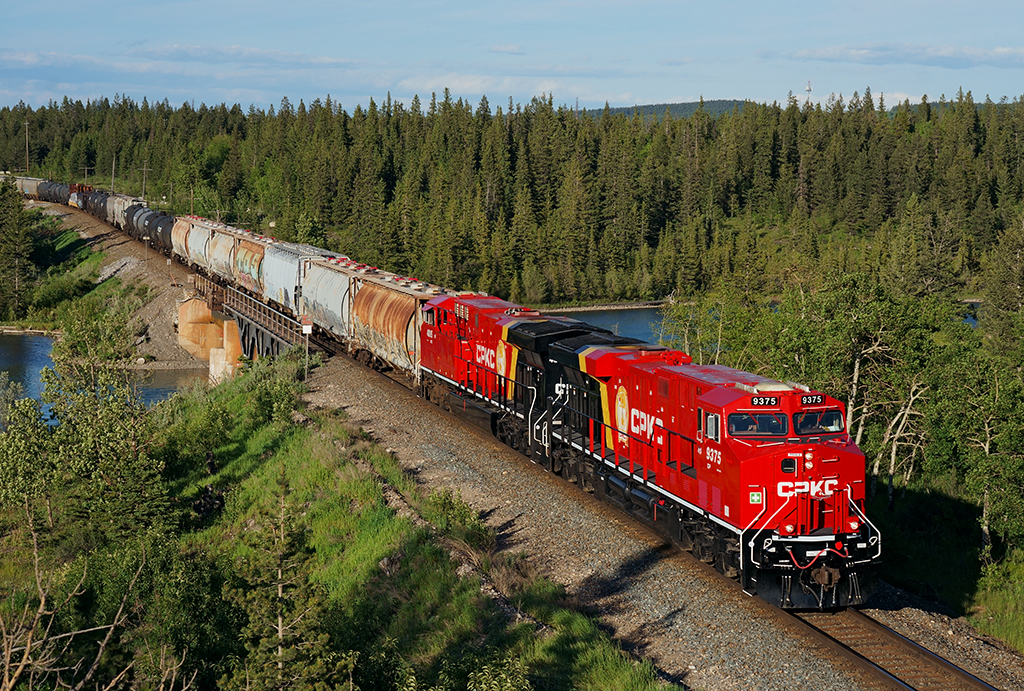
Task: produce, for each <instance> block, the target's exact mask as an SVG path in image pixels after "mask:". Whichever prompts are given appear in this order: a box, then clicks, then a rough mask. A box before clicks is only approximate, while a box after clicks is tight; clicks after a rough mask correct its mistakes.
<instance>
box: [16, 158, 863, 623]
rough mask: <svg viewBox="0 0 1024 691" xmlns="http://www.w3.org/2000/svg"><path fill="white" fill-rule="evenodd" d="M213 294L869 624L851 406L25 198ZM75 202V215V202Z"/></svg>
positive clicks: (504, 312) (423, 289)
mask: <svg viewBox="0 0 1024 691" xmlns="http://www.w3.org/2000/svg"><path fill="white" fill-rule="evenodd" d="M16 184H17V185H18V187H19V189H21V190H22V192H23V193H24V194H26V195H27V196H32V197H37V198H39V199H42V200H46V201H54V202H58V203H62V204H74V205H77V206H79V207H80V208H83V209H85V210H86V211H88V212H89V213H92V214H94V215H96V216H97V217H99V218H101V219H103V220H105V221H107V222H108V223H110V224H111V225H113V226H115V227H117V228H120V229H123V230H124V231H125V232H127V233H128V234H129V235H131V236H132V237H135V238H149V242H151V243H152V244H153V246H154V247H155V248H157V249H159V250H161V251H162V252H164V253H166V254H167V255H168V256H172V257H174V258H176V259H177V260H178V261H180V262H182V263H183V264H186V265H188V266H190V267H192V268H194V269H195V270H196V271H198V272H201V273H203V274H206V275H207V276H209V277H211V278H213V279H214V280H218V281H222V282H224V283H226V284H230V285H232V286H234V287H236V288H238V289H240V290H244V291H245V292H247V293H249V294H250V295H252V296H254V297H257V298H259V299H261V300H262V301H264V302H265V303H267V304H269V305H272V306H274V307H276V308H278V309H281V310H283V311H285V312H287V313H290V314H294V315H298V314H307V315H310V316H311V317H312V319H313V322H314V324H315V328H316V329H318V330H319V331H320V332H322V333H323V334H324V335H327V334H329V335H330V336H332V337H333V338H335V339H336V340H337V341H338V342H340V343H341V344H343V345H344V347H345V348H346V349H347V350H348V352H350V353H351V354H353V355H355V356H356V357H357V358H358V359H360V360H361V361H363V362H364V363H367V364H372V365H375V366H378V367H383V368H388V369H393V370H395V371H397V372H401V373H404V374H405V375H407V378H408V381H409V383H410V385H411V386H412V387H414V388H415V389H416V391H417V392H418V393H419V394H420V395H422V396H423V397H424V398H426V399H428V400H430V401H432V402H434V403H436V404H438V405H440V406H442V407H443V408H445V409H446V410H449V411H451V412H453V413H455V414H457V415H460V416H462V417H464V418H466V419H468V420H469V421H470V422H472V423H474V424H476V425H478V426H479V427H481V428H483V429H485V430H486V431H488V432H489V433H491V434H493V435H495V436H496V437H497V438H498V439H500V440H501V441H502V442H504V443H505V444H507V445H509V446H511V447H512V448H514V449H517V450H518V451H520V452H522V453H523V454H525V455H526V456H528V457H529V458H530V459H531V460H533V461H534V462H536V463H539V464H541V465H543V466H544V467H545V468H546V469H547V470H549V471H550V472H552V473H556V474H559V475H560V476H562V477H563V478H564V479H566V480H567V481H568V482H570V483H574V484H576V485H578V486H579V487H580V488H581V489H583V490H585V491H589V492H593V493H594V494H595V495H596V496H598V497H600V498H601V499H603V500H605V501H607V502H609V503H612V504H614V505H616V506H617V507H619V508H620V509H621V510H623V511H625V512H626V513H628V514H630V515H632V516H635V517H636V518H638V519H639V520H641V521H643V522H645V523H647V524H648V525H650V526H652V527H653V528H654V529H655V530H657V531H658V532H659V533H661V534H662V535H664V536H666V537H667V538H668V539H670V540H672V541H673V542H675V543H677V544H678V545H680V546H682V547H683V548H684V549H687V550H690V551H691V552H692V553H693V555H694V556H695V557H697V558H699V559H701V560H703V561H705V562H707V563H709V564H713V565H714V567H715V568H716V569H717V570H718V571H720V572H721V573H723V574H725V575H727V576H729V577H732V578H735V579H737V580H738V581H739V582H740V584H741V585H742V587H743V589H744V590H745V591H746V592H748V593H751V594H755V593H756V594H757V595H758V596H760V597H762V598H763V599H765V600H767V601H768V602H771V603H773V604H775V605H777V606H779V607H783V608H792V609H819V608H833V607H843V606H847V605H857V604H861V603H862V602H863V601H864V599H865V597H866V596H867V595H868V580H869V576H870V570H871V567H872V566H873V565H874V564H875V563H877V562H878V560H879V558H880V556H881V535H880V534H879V532H878V530H877V528H876V527H875V526H874V525H873V524H872V523H871V521H870V520H868V517H867V515H866V514H865V512H864V499H865V473H864V467H865V466H864V455H863V453H862V452H861V451H860V449H858V448H857V446H856V445H855V444H854V443H853V441H852V440H851V438H850V436H849V434H848V433H847V429H846V421H845V410H844V407H843V405H842V403H840V402H839V401H837V400H836V399H834V398H832V397H831V396H827V395H825V394H823V393H821V392H819V391H814V390H812V389H810V388H808V387H806V386H803V385H801V384H797V383H793V382H785V383H783V382H778V381H773V380H770V379H766V378H764V377H760V376H758V375H755V374H750V373H747V372H741V371H739V370H735V369H731V368H728V367H724V366H717V365H695V364H693V362H692V361H691V358H690V357H689V356H688V355H686V354H685V353H682V352H679V351H676V350H671V349H667V348H663V347H660V346H655V345H651V344H648V343H643V342H641V341H638V340H635V339H630V338H623V337H619V336H616V335H614V334H612V333H611V332H609V331H607V330H605V329H601V328H598V327H594V326H590V325H588V324H585V323H583V322H580V321H577V320H575V319H570V318H566V317H554V316H545V315H543V314H540V313H539V312H536V311H533V310H530V309H528V308H525V307H521V306H519V305H515V304H512V303H510V302H506V301H504V300H501V299H499V298H496V297H493V296H489V295H485V294H481V293H469V292H453V291H448V290H445V289H443V288H440V287H438V286H433V285H430V284H427V283H424V282H422V281H418V280H416V279H412V278H406V277H402V276H397V275H395V274H390V273H388V272H384V271H380V270H378V269H376V268H375V267H368V266H365V265H363V264H359V263H358V262H355V261H353V260H351V259H349V258H348V257H345V256H343V255H339V254H336V253H332V252H328V251H326V250H323V249H319V248H316V247H310V246H303V245H295V244H291V243H283V242H278V241H276V240H273V239H272V238H267V237H263V236H259V235H256V234H254V233H251V232H249V231H245V230H240V229H237V228H231V227H229V226H226V225H223V224H218V223H213V222H211V221H208V220H206V219H202V218H198V217H193V216H183V217H176V218H175V217H171V216H167V215H166V214H161V213H160V212H156V211H153V210H150V209H148V208H146V207H145V206H144V204H143V203H142V202H141V200H138V199H135V198H132V197H127V196H125V195H114V194H107V193H105V192H100V191H96V190H91V189H84V188H76V187H73V186H68V185H59V184H57V183H52V182H49V181H43V180H32V179H27V178H19V179H17V180H16ZM76 195H77V196H76Z"/></svg>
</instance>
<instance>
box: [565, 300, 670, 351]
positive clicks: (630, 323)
mask: <svg viewBox="0 0 1024 691" xmlns="http://www.w3.org/2000/svg"><path fill="white" fill-rule="evenodd" d="M550 314H563V313H561V312H558V311H552V312H550ZM565 316H567V317H572V318H573V319H578V320H579V321H581V322H586V323H587V324H592V325H594V326H600V327H602V328H605V329H608V330H609V331H611V332H613V333H617V334H618V335H620V336H628V337H629V338H639V339H640V340H641V341H647V342H648V343H657V342H658V332H659V331H660V330H661V309H660V308H658V307H638V308H636V309H624V310H594V311H593V312H569V313H568V314H565Z"/></svg>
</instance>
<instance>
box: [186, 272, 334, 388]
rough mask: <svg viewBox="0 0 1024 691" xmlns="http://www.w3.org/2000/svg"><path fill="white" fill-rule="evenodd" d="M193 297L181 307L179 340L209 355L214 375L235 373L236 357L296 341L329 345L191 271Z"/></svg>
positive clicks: (269, 352)
mask: <svg viewBox="0 0 1024 691" xmlns="http://www.w3.org/2000/svg"><path fill="white" fill-rule="evenodd" d="M189 283H191V284H192V285H193V287H194V296H193V297H192V298H190V299H188V300H185V301H184V302H182V303H181V305H180V307H179V309H178V343H179V345H181V347H182V348H184V349H185V350H187V351H188V352H190V353H191V354H192V355H193V356H195V357H198V358H201V359H203V360H208V361H209V363H210V378H211V380H213V381H221V380H223V379H226V378H229V377H231V376H233V375H234V372H235V370H236V369H237V367H238V364H239V363H238V358H239V357H240V356H245V357H246V358H249V359H250V360H255V359H257V358H262V357H275V356H277V355H280V354H281V353H283V352H284V351H286V350H288V349H289V348H291V347H292V346H294V345H297V344H308V345H309V347H310V348H311V349H312V350H314V351H324V350H328V348H327V347H325V344H323V343H321V342H320V341H319V340H317V339H314V340H312V341H310V340H307V339H309V335H308V333H304V331H303V324H302V323H301V322H300V321H299V320H296V319H294V318H292V317H290V316H289V315H287V314H285V313H283V312H280V311H278V310H276V309H274V308H273V307H270V306H269V305H266V304H264V303H263V302H260V301H259V300H257V299H255V298H253V297H252V296H250V295H247V294H246V293H244V292H242V291H240V290H238V289H236V288H233V287H231V286H225V285H221V284H219V283H217V282H215V281H212V280H210V279H209V278H207V277H205V276H202V275H199V274H193V275H191V276H190V277H189Z"/></svg>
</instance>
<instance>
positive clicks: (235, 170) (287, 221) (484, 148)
mask: <svg viewBox="0 0 1024 691" xmlns="http://www.w3.org/2000/svg"><path fill="white" fill-rule="evenodd" d="M677 113H678V114H675V115H674V114H673V113H672V112H671V111H669V112H665V109H662V112H660V113H654V114H649V113H644V112H641V110H640V109H635V110H633V111H632V112H631V113H623V112H613V111H612V110H611V109H610V108H605V110H604V112H601V113H588V112H580V111H578V110H576V109H575V108H570V107H567V106H556V105H555V103H554V100H553V98H552V97H551V96H542V97H537V98H534V99H533V100H532V101H531V102H530V103H528V104H514V103H512V102H509V103H507V104H503V105H501V106H498V107H494V106H492V105H491V104H490V103H489V102H488V101H487V99H486V98H484V99H481V101H480V102H479V103H477V104H475V105H474V104H472V103H468V102H466V101H464V100H462V99H457V98H453V97H452V96H451V95H450V94H449V93H448V92H447V91H446V92H445V93H443V94H441V95H434V96H432V97H431V98H430V101H429V102H428V103H422V102H421V101H420V100H419V99H418V98H416V99H414V100H413V101H412V102H411V103H408V104H403V103H399V102H396V101H393V100H392V99H391V98H390V97H387V98H386V99H385V100H383V101H382V102H380V103H378V102H375V101H371V102H370V103H369V105H368V106H367V107H365V108H364V107H362V106H357V107H355V108H354V109H351V110H346V108H345V107H343V105H342V104H339V103H336V102H334V101H332V100H331V99H330V98H329V97H327V98H325V99H323V100H320V99H317V100H315V101H313V102H312V103H309V104H306V103H303V102H300V103H299V104H298V105H297V106H296V105H293V104H292V103H291V102H289V100H288V99H283V100H282V101H281V103H280V105H279V107H277V108H270V109H268V110H267V111H263V110H260V109H256V108H253V107H250V108H249V109H248V110H244V109H243V108H242V107H240V106H238V105H234V106H228V105H226V104H221V105H216V106H212V107H211V106H206V105H200V106H199V107H196V106H195V105H194V104H189V103H185V104H182V105H181V106H180V107H174V106H171V105H170V104H169V103H167V102H166V101H164V102H158V103H149V102H147V101H146V100H143V101H142V102H141V103H136V102H134V101H132V100H130V99H127V98H115V99H113V100H112V101H111V100H108V99H100V100H97V101H92V102H89V103H85V104H83V103H80V102H72V101H69V100H64V101H63V102H61V103H57V102H52V103H50V104H48V105H47V106H44V107H40V108H35V109H33V108H31V107H28V106H25V105H19V106H17V107H12V108H4V109H2V110H0V166H3V167H6V168H7V169H9V170H11V171H12V172H16V171H22V172H23V171H24V170H25V168H26V165H27V167H28V171H29V173H30V174H31V175H34V176H39V177H48V178H51V179H55V180H60V181H77V182H86V176H88V182H89V183H90V184H94V185H96V186H97V187H102V188H107V189H109V188H111V187H113V189H114V190H115V191H118V192H125V193H131V194H136V195H144V196H145V198H146V199H147V200H148V201H149V203H150V205H151V206H153V207H154V208H164V209H169V210H172V211H174V212H176V213H195V214H198V215H203V216H207V217H210V218H219V219H221V220H223V221H226V222H229V223H232V224H234V225H237V226H239V227H244V228H249V229H252V230H256V231H258V232H260V233H263V234H267V235H272V236H274V237H277V238H279V239H285V240H292V241H299V242H308V243H312V244H315V245H319V246H323V247H326V248H329V249H332V250H335V251H339V252H342V253H344V254H347V255H349V256H351V257H353V258H356V259H358V260H360V261H364V262H366V263H369V264H372V265H376V266H381V267H384V268H387V269H389V270H391V271H395V272H398V273H401V274H405V275H409V276H416V277H418V278H421V279H424V280H429V281H433V282H436V283H439V284H442V285H445V286H447V287H450V288H458V289H472V290H480V291H485V292H488V293H492V294H496V295H500V296H502V297H505V298H509V299H512V300H514V301H519V302H522V303H525V304H528V305H530V306H544V305H555V304H557V305H566V304H580V303H601V302H613V301H630V300H647V299H667V300H668V303H667V305H666V308H665V314H666V322H665V326H664V339H665V341H666V342H667V343H670V344H673V345H676V346H677V347H679V348H681V349H683V350H685V351H686V352H688V353H690V354H691V356H692V357H693V358H694V361H697V362H716V363H719V364H728V365H732V366H735V367H740V368H742V369H745V370H749V371H754V372H758V373H761V374H764V375H767V376H771V377H774V378H778V379H781V380H793V381H799V382H802V383H805V384H808V385H810V386H812V387H815V388H817V389H819V390H822V391H825V392H826V393H829V394H830V395H833V396H836V397H837V398H838V399H840V400H841V401H843V402H844V403H845V404H846V406H847V411H848V423H849V427H850V432H851V435H853V436H854V438H855V439H856V441H857V443H858V444H859V445H860V446H861V448H862V449H863V450H864V452H865V455H866V458H867V461H866V463H867V468H866V470H867V472H868V476H869V483H870V486H871V494H872V500H871V505H870V507H869V508H870V511H871V514H872V516H873V517H874V518H875V519H877V520H878V521H879V523H880V524H881V527H882V530H883V534H885V535H886V536H887V537H886V540H887V544H886V564H885V566H884V569H885V574H884V575H885V576H886V578H887V579H888V580H890V581H892V582H894V583H896V584H898V585H900V586H902V587H904V588H905V589H907V590H910V591H912V592H914V593H916V594H918V595H920V596H922V597H924V598H926V599H927V600H929V601H931V602H933V603H934V606H935V607H937V608H939V609H941V610H945V611H950V612H954V613H962V614H967V615H969V616H971V617H972V621H974V623H975V624H977V625H978V626H979V627H980V628H981V629H982V630H984V631H986V632H989V633H992V634H994V635H997V636H999V637H1001V638H1003V639H1004V640H1006V641H1008V642H1010V643H1011V644H1012V645H1014V646H1016V647H1017V648H1018V649H1024V611H1022V610H1021V603H1022V602H1024V320H1022V317H1021V307H1022V304H1024V97H1021V98H1015V99H1014V100H1012V101H1011V100H1009V99H1006V98H1003V99H1001V100H999V101H993V100H991V99H989V98H986V99H984V100H983V101H980V100H975V98H974V96H973V95H972V94H971V93H970V92H969V91H966V92H965V91H963V90H959V91H957V93H956V94H955V95H954V96H953V97H951V98H946V97H945V96H940V97H939V98H938V99H928V98H923V99H922V100H921V101H920V102H918V103H910V102H903V103H898V104H887V103H886V102H885V101H884V99H883V98H882V97H880V96H879V97H876V96H875V95H874V94H872V92H871V90H870V89H869V88H866V89H865V90H864V91H863V93H854V94H853V95H852V96H850V97H849V98H848V99H846V98H840V97H836V98H832V99H830V100H829V101H828V102H826V103H823V104H810V103H801V102H800V101H799V100H798V99H797V98H795V97H793V96H790V98H789V99H788V100H787V101H786V102H785V103H783V104H778V103H772V104H763V103H760V104H759V103H753V102H744V103H742V104H737V105H736V106H735V107H733V108H731V109H729V110H724V111H722V110H712V109H711V108H705V107H704V104H696V107H695V108H693V110H692V111H677ZM26 123H27V124H26ZM12 218H14V216H12ZM12 223H13V222H12ZM12 223H7V222H4V224H3V225H0V243H3V247H4V248H6V247H8V246H14V247H15V250H14V251H10V252H9V251H7V250H6V249H4V250H3V251H2V252H0V314H2V315H10V316H11V317H13V318H21V317H23V316H24V315H25V314H30V313H32V312H33V310H39V309H41V308H42V307H41V303H39V302H38V301H39V298H38V297H37V296H35V294H34V293H33V292H32V288H31V286H32V284H33V281H34V280H36V279H35V277H36V276H38V274H39V272H38V271H34V270H33V269H32V266H31V262H29V263H28V264H25V263H16V261H15V257H29V258H31V255H30V254H29V252H30V249H31V248H30V245H31V243H29V244H28V245H26V242H27V241H26V240H25V233H24V227H23V226H18V225H17V224H13V225H12ZM12 243H13V245H12ZM19 243H20V244H19ZM8 276H18V277H19V278H18V281H17V287H16V288H14V289H12V286H14V285H15V283H14V281H12V280H11V279H8V278H6V277H8ZM25 286H28V287H25ZM940 565H941V566H946V567H948V568H945V569H943V568H938V567H939V566H940Z"/></svg>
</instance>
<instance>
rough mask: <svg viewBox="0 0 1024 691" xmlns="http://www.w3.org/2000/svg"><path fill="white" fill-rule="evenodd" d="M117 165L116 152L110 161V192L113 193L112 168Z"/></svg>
mask: <svg viewBox="0 0 1024 691" xmlns="http://www.w3.org/2000/svg"><path fill="white" fill-rule="evenodd" d="M116 167H117V154H114V160H112V161H111V162H110V193H111V194H113V193H114V169H115V168H116Z"/></svg>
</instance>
